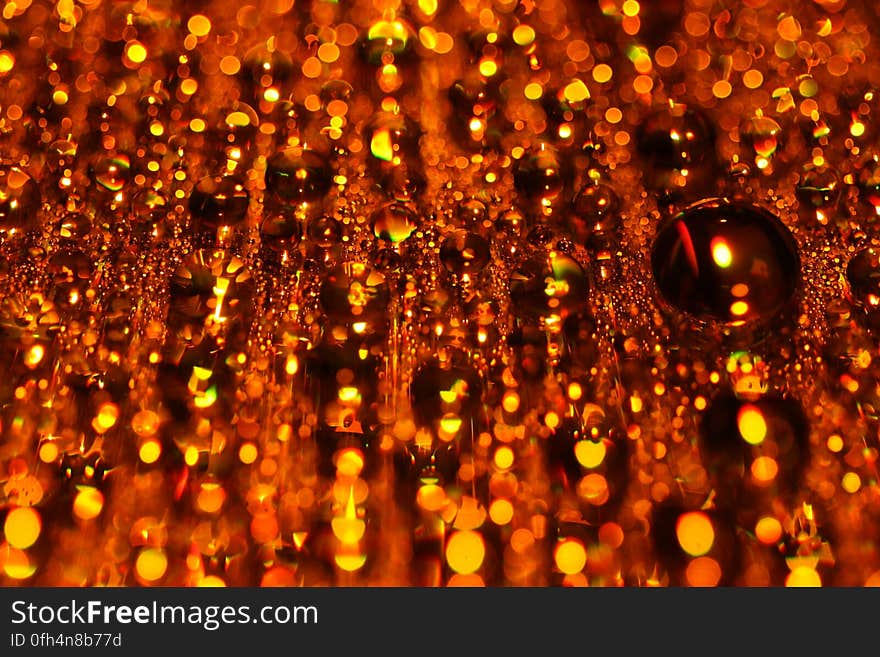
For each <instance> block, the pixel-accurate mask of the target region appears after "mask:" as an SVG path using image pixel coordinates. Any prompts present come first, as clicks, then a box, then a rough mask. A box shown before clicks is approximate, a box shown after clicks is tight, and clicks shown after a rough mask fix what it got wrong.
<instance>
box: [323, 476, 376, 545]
mask: <svg viewBox="0 0 880 657" xmlns="http://www.w3.org/2000/svg"><path fill="white" fill-rule="evenodd" d="M330 526H331V528H332V529H333V534H334V535H335V536H336V538H337V539H339V542H340V543H345V544H347V545H356V544H357V542H358V541H360V540H361V538H363V536H364V532H365V531H366V530H367V524H366V523H365V522H364V521H363V520H361V519H360V518H358V514H357V507H356V505H355V500H354V489H351V490H350V492H349V495H348V501H347V502H346V503H345V511H344V512H343V515H342V517H336V518H333V520H331V521H330Z"/></svg>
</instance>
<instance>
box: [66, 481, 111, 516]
mask: <svg viewBox="0 0 880 657" xmlns="http://www.w3.org/2000/svg"><path fill="white" fill-rule="evenodd" d="M103 509H104V495H103V494H102V493H101V491H99V490H98V489H97V488H93V487H92V486H83V487H82V488H81V489H80V491H79V492H78V493H77V494H76V498H74V500H73V514H74V515H75V516H76V517H77V518H79V519H80V520H92V519H94V518H97V517H98V516H99V515H101V511H102V510H103Z"/></svg>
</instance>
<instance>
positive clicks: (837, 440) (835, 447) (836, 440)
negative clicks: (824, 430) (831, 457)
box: [825, 433, 843, 454]
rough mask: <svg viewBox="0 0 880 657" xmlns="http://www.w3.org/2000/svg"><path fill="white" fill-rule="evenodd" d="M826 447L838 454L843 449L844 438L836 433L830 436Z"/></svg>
mask: <svg viewBox="0 0 880 657" xmlns="http://www.w3.org/2000/svg"><path fill="white" fill-rule="evenodd" d="M825 445H826V446H827V447H828V449H829V451H832V452H834V453H835V454H837V453H838V452H840V451H841V450H842V449H843V438H842V437H840V436H839V435H837V434H836V433H835V434H833V435H831V436H828V440H827V441H826V442H825Z"/></svg>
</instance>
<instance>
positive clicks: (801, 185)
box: [795, 167, 840, 211]
mask: <svg viewBox="0 0 880 657" xmlns="http://www.w3.org/2000/svg"><path fill="white" fill-rule="evenodd" d="M795 194H796V195H797V199H798V202H799V203H800V204H801V206H802V207H803V208H806V209H809V210H820V211H830V210H832V209H833V208H834V207H836V205H837V202H838V200H839V199H840V177H839V176H838V175H837V172H836V171H835V170H834V169H831V168H830V167H820V168H812V167H811V168H809V169H807V170H806V171H804V172H803V173H802V174H801V177H800V181H799V182H798V185H797V188H796V190H795Z"/></svg>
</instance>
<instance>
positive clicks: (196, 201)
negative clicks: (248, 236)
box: [189, 176, 249, 229]
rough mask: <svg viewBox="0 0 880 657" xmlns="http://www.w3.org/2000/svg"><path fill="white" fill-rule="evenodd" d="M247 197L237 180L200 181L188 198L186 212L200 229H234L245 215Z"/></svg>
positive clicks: (231, 177) (221, 178) (216, 177)
mask: <svg viewBox="0 0 880 657" xmlns="http://www.w3.org/2000/svg"><path fill="white" fill-rule="evenodd" d="M248 200H249V196H248V193H247V190H246V189H245V188H244V183H243V182H242V181H241V180H240V179H239V178H238V177H237V176H209V177H206V178H202V179H201V180H200V181H199V183H198V184H197V185H196V186H195V189H193V191H192V194H190V197H189V210H190V212H191V213H192V214H193V217H194V218H195V219H197V220H198V222H199V224H200V226H201V227H204V228H209V229H216V228H219V227H220V226H234V225H235V224H238V223H240V222H241V221H242V220H243V219H244V218H245V216H246V215H247V210H248Z"/></svg>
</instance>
